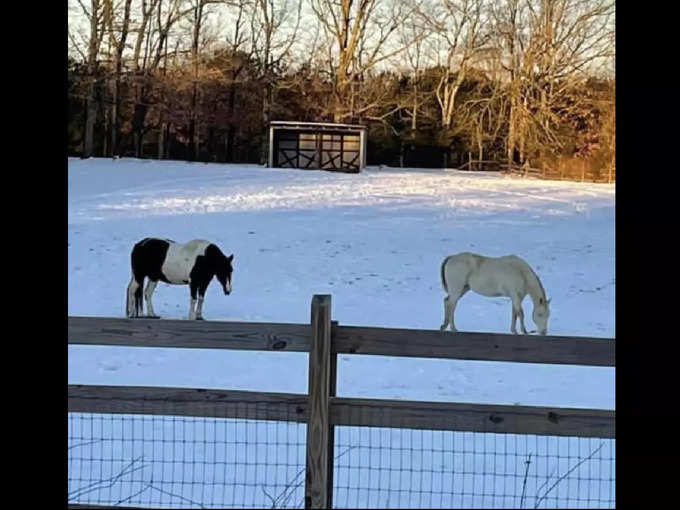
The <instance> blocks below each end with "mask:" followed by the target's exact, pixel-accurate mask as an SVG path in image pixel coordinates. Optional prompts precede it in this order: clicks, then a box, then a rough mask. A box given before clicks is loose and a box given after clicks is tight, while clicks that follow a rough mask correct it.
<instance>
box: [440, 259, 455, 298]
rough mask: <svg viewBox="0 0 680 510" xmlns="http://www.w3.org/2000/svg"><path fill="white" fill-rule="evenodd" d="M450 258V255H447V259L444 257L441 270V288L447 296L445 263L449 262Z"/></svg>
mask: <svg viewBox="0 0 680 510" xmlns="http://www.w3.org/2000/svg"><path fill="white" fill-rule="evenodd" d="M451 257H452V255H449V256H448V257H446V258H445V259H444V262H442V270H441V274H442V287H443V288H444V292H446V293H447V294H448V293H449V289H448V288H447V286H446V263H447V262H448V261H449V259H450V258H451Z"/></svg>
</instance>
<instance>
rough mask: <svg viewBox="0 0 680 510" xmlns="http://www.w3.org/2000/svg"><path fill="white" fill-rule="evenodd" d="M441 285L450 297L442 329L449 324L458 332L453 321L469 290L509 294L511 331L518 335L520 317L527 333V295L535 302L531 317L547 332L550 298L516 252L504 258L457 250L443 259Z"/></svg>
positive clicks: (523, 328) (445, 306)
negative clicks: (525, 308) (461, 301)
mask: <svg viewBox="0 0 680 510" xmlns="http://www.w3.org/2000/svg"><path fill="white" fill-rule="evenodd" d="M441 277H442V286H443V287H444V291H445V292H446V293H447V296H446V297H445V298H444V323H443V324H442V325H441V328H440V329H441V330H442V331H444V330H446V327H447V326H448V325H449V324H450V325H451V331H456V326H455V325H454V324H453V313H454V311H455V309H456V303H457V302H458V300H459V299H460V298H461V297H463V295H464V294H465V293H466V292H467V291H468V290H470V289H472V290H473V291H475V292H476V293H478V294H481V295H482V296H489V297H496V296H506V297H509V298H510V299H511V300H512V323H511V325H510V331H511V332H512V333H515V334H517V329H516V328H515V324H516V321H517V318H518V317H519V323H520V326H521V328H522V333H524V334H525V335H526V334H527V330H526V328H525V327H524V311H523V310H522V300H523V299H524V298H525V296H526V295H527V294H529V296H531V299H532V301H533V302H534V313H533V315H532V318H533V320H534V323H535V324H536V326H537V327H538V334H539V335H545V334H547V332H548V317H549V316H550V306H549V305H550V300H549V299H547V298H546V295H545V290H544V289H543V285H542V284H541V280H539V279H538V276H537V275H536V273H535V272H534V270H533V269H531V267H530V266H529V264H527V263H526V262H525V261H524V260H522V259H521V258H520V257H518V256H516V255H507V256H504V257H484V256H482V255H477V254H475V253H469V252H464V253H458V254H456V255H450V256H448V257H446V258H445V259H444V262H442V267H441Z"/></svg>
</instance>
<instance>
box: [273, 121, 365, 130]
mask: <svg viewBox="0 0 680 510" xmlns="http://www.w3.org/2000/svg"><path fill="white" fill-rule="evenodd" d="M269 125H270V127H273V128H289V129H310V128H313V129H318V130H320V131H324V130H330V131H337V130H347V129H349V130H364V129H367V127H366V126H363V125H361V124H336V123H334V122H299V121H294V120H273V121H271V122H270V123H269Z"/></svg>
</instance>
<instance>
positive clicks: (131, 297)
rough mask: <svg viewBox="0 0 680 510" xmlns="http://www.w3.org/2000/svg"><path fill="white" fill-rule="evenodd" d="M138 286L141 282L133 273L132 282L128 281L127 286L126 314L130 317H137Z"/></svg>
mask: <svg viewBox="0 0 680 510" xmlns="http://www.w3.org/2000/svg"><path fill="white" fill-rule="evenodd" d="M138 287H139V283H138V282H137V280H136V279H135V275H134V274H133V275H132V278H130V283H128V286H127V300H126V302H125V315H127V316H128V317H129V318H132V317H136V313H135V312H136V305H135V293H136V292H137V288H138Z"/></svg>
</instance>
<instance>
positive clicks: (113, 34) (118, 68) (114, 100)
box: [104, 0, 132, 156]
mask: <svg viewBox="0 0 680 510" xmlns="http://www.w3.org/2000/svg"><path fill="white" fill-rule="evenodd" d="M131 4H132V0H124V4H123V13H122V19H120V20H116V16H115V14H116V13H115V11H114V5H113V0H104V6H105V7H104V12H105V19H106V27H107V29H108V32H109V45H110V47H111V48H112V50H113V62H112V68H113V69H112V78H111V80H110V90H111V109H110V122H111V128H110V145H109V151H108V152H109V155H112V156H113V155H116V154H118V138H119V135H118V132H119V115H120V113H119V112H120V87H121V77H122V72H123V52H124V50H125V47H126V45H127V37H128V33H129V29H130V6H131Z"/></svg>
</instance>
